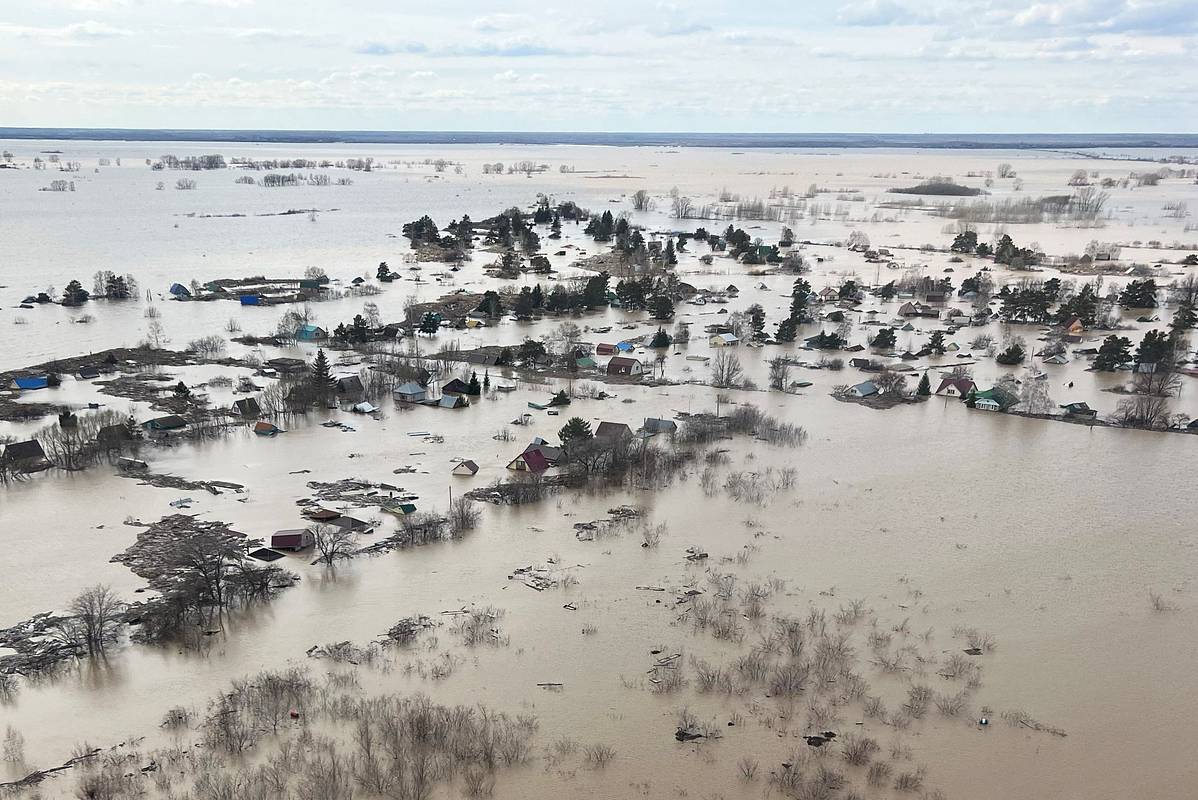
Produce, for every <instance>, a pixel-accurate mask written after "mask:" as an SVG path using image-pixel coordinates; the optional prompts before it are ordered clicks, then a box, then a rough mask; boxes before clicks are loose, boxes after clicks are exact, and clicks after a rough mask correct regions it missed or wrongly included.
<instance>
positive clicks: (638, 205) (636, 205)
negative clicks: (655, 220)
mask: <svg viewBox="0 0 1198 800" xmlns="http://www.w3.org/2000/svg"><path fill="white" fill-rule="evenodd" d="M632 207H633V209H635V210H636V211H648V210H650V209H651V208H653V198H651V197H649V193H648V192H646V191H645V190H644V189H637V190H636V191H635V192H633V193H632Z"/></svg>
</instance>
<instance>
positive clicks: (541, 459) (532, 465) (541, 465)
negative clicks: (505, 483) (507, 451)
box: [507, 448, 549, 475]
mask: <svg viewBox="0 0 1198 800" xmlns="http://www.w3.org/2000/svg"><path fill="white" fill-rule="evenodd" d="M507 468H508V469H510V470H515V471H516V472H531V473H533V474H534V475H540V474H541V473H542V472H544V471H545V470H547V469H549V459H547V458H545V454H544V453H542V452H541V451H540V449H539V448H531V449H528V450H525V451H524V452H523V453H521V454H520V455H518V456H516V457H515V458H513V459H512V460H511V461H509V462H508V465H507Z"/></svg>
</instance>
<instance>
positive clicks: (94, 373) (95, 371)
mask: <svg viewBox="0 0 1198 800" xmlns="http://www.w3.org/2000/svg"><path fill="white" fill-rule="evenodd" d="M75 377H77V378H78V379H79V380H81V381H90V380H92V379H93V378H98V377H100V368H99V367H96V366H91V365H88V366H85V367H80V368H79V371H78V372H76V373H75Z"/></svg>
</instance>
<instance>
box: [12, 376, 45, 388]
mask: <svg viewBox="0 0 1198 800" xmlns="http://www.w3.org/2000/svg"><path fill="white" fill-rule="evenodd" d="M12 382H13V383H14V384H16V386H17V388H18V389H20V390H22V391H29V390H31V389H45V388H46V387H47V386H49V385H50V377H49V376H48V375H33V376H28V377H24V378H13V379H12Z"/></svg>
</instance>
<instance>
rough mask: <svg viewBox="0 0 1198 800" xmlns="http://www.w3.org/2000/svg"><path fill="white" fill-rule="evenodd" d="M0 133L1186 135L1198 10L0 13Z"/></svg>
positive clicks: (394, 4)
mask: <svg viewBox="0 0 1198 800" xmlns="http://www.w3.org/2000/svg"><path fill="white" fill-rule="evenodd" d="M0 11H2V13H0V125H3V126H15V127H22V126H30V127H128V128H244V129H251V128H277V129H321V130H486V131H496V130H497V131H671V132H673V131H682V132H685V131H713V132H747V131H754V132H756V131H760V132H895V133H898V132H903V133H1041V132H1043V133H1054V132H1062V133H1073V132H1079V133H1080V132H1095V133H1097V132H1137V133H1138V132H1143V133H1166V132H1173V133H1185V132H1191V131H1194V130H1196V129H1198V92H1196V91H1195V89H1196V88H1198V47H1196V45H1198V0H1066V1H1065V2H1027V1H1026V0H992V1H991V2H980V1H979V0H922V2H916V1H915V0H850V1H849V2H839V3H837V2H808V1H807V0H747V2H745V1H742V2H735V3H733V2H716V1H715V0H686V1H685V2H682V0H679V2H676V3H672V2H653V0H640V1H639V2H629V1H628V0H607V1H606V2H600V3H593V2H592V3H546V2H544V1H543V0H542V1H541V2H529V1H528V0H507V2H505V3H502V4H496V3H481V2H463V1H462V0H437V1H436V2H428V3H420V4H416V3H411V2H408V1H407V0H338V2H322V0H301V2H298V3H297V2H294V0H20V1H19V2H18V0H0Z"/></svg>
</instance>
